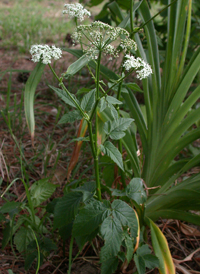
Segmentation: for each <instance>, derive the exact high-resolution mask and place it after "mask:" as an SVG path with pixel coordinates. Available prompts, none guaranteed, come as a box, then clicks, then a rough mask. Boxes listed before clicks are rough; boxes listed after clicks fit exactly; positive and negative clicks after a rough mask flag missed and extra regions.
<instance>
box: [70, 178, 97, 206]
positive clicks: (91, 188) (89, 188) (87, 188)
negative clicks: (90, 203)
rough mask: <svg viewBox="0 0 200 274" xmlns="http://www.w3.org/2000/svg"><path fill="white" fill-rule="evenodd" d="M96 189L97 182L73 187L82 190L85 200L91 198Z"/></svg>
mask: <svg viewBox="0 0 200 274" xmlns="http://www.w3.org/2000/svg"><path fill="white" fill-rule="evenodd" d="M95 190H96V183H95V182H86V183H85V184H84V185H82V186H80V187H77V188H75V189H72V191H80V192H82V193H83V202H86V201H87V200H89V199H91V198H92V197H93V195H94V193H95Z"/></svg>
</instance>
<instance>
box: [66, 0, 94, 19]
mask: <svg viewBox="0 0 200 274" xmlns="http://www.w3.org/2000/svg"><path fill="white" fill-rule="evenodd" d="M64 7H65V8H66V10H63V14H68V15H69V17H70V18H74V17H76V18H77V19H79V20H80V21H83V20H84V18H85V17H86V16H87V17H90V16H91V13H90V12H89V11H88V10H86V9H84V8H83V6H82V5H81V4H79V3H76V4H65V5H64Z"/></svg>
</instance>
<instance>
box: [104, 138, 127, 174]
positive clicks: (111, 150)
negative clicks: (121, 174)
mask: <svg viewBox="0 0 200 274" xmlns="http://www.w3.org/2000/svg"><path fill="white" fill-rule="evenodd" d="M100 149H101V151H102V152H103V153H104V154H106V155H107V156H108V157H110V158H111V159H112V160H113V162H115V163H116V164H117V165H118V166H119V167H120V168H121V169H122V170H124V167H123V160H122V155H121V153H120V152H119V150H118V149H117V148H116V147H115V146H114V145H113V144H112V143H111V142H109V141H107V142H105V143H104V145H101V146H100Z"/></svg>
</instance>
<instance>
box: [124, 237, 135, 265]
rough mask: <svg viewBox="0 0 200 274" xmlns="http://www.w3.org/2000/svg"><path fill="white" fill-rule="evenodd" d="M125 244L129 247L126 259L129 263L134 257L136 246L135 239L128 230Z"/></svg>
mask: <svg viewBox="0 0 200 274" xmlns="http://www.w3.org/2000/svg"><path fill="white" fill-rule="evenodd" d="M125 245H126V249H127V251H126V259H127V262H128V264H129V263H130V261H131V259H132V258H133V253H134V246H133V239H132V238H131V237H130V236H129V234H128V233H127V232H126V235H125Z"/></svg>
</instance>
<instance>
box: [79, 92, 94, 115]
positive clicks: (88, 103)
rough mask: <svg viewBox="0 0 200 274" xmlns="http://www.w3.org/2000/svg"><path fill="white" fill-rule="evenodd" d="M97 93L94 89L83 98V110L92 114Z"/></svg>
mask: <svg viewBox="0 0 200 274" xmlns="http://www.w3.org/2000/svg"><path fill="white" fill-rule="evenodd" d="M95 91H96V89H93V90H91V91H90V92H88V93H87V94H85V95H84V96H83V99H82V101H81V108H82V109H83V110H84V111H86V112H90V111H91V110H92V107H93V106H94V103H95Z"/></svg>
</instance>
